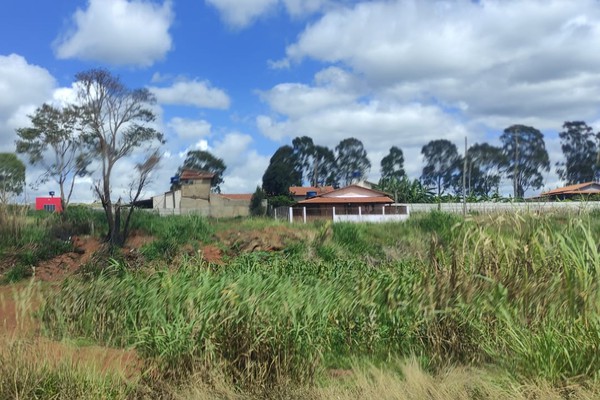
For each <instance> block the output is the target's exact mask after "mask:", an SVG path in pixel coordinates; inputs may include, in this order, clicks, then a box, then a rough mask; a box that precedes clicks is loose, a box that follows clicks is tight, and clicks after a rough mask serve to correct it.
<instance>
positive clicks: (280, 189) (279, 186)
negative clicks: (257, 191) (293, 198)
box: [262, 145, 302, 196]
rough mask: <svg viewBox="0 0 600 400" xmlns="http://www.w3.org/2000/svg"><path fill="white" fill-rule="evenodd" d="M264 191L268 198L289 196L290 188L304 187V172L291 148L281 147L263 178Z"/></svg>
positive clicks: (272, 158)
mask: <svg viewBox="0 0 600 400" xmlns="http://www.w3.org/2000/svg"><path fill="white" fill-rule="evenodd" d="M262 181H263V186H262V187H263V190H264V191H265V193H266V194H267V195H268V196H279V195H289V192H290V191H289V188H290V186H301V185H302V170H301V168H300V167H299V162H298V156H297V154H296V153H295V152H294V149H293V148H292V147H291V146H287V145H286V146H281V147H280V148H278V149H277V151H276V152H275V154H273V156H272V157H271V159H270V161H269V166H268V167H267V169H266V171H265V173H264V175H263V178H262Z"/></svg>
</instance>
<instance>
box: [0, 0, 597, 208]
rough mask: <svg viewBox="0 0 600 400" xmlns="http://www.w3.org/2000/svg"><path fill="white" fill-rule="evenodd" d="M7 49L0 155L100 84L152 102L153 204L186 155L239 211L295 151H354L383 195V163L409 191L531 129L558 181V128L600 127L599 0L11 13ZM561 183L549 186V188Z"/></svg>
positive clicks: (189, 0)
mask: <svg viewBox="0 0 600 400" xmlns="http://www.w3.org/2000/svg"><path fill="white" fill-rule="evenodd" d="M0 37H2V40H1V41H0V151H1V152H6V151H14V140H15V137H16V136H15V132H14V130H15V129H16V128H18V127H23V126H27V124H28V118H27V115H28V114H30V113H31V112H32V111H34V110H35V108H36V107H38V106H40V105H41V104H42V103H44V102H56V101H60V100H64V99H69V96H71V95H72V94H71V92H72V90H71V87H72V83H73V80H74V75H75V74H76V73H77V72H80V71H85V70H87V69H90V68H96V67H103V68H108V69H109V70H110V71H112V72H113V73H114V74H115V75H118V76H119V77H120V78H121V79H122V80H123V82H124V83H125V84H127V85H128V86H129V87H132V88H136V87H147V88H148V89H150V90H151V91H152V92H154V94H155V95H156V98H157V100H158V104H157V106H156V108H155V111H156V112H157V115H158V119H157V126H158V128H159V129H161V130H162V131H163V132H164V133H165V135H166V138H167V144H166V145H165V146H164V149H163V152H164V156H163V161H162V164H161V168H160V170H159V171H157V173H156V174H155V177H154V178H155V179H154V182H153V183H152V186H151V187H149V188H148V191H147V193H146V195H151V194H154V193H159V192H162V191H165V190H167V189H168V186H169V177H170V176H172V175H173V174H174V172H175V171H176V169H177V167H178V166H179V165H180V164H181V163H182V161H183V159H182V157H183V156H184V155H185V152H186V151H187V150H188V149H197V148H200V149H209V150H210V151H211V152H213V153H214V154H215V155H217V156H219V157H221V158H223V159H224V160H225V163H226V164H227V167H228V168H227V171H226V175H225V184H224V185H223V189H224V192H226V193H242V192H251V191H253V189H254V188H255V187H256V185H257V184H259V183H260V181H261V177H262V174H263V172H264V170H265V168H266V167H267V164H268V160H269V158H270V156H271V155H272V154H273V152H274V151H275V150H276V149H277V147H279V146H281V145H283V144H289V143H290V142H291V139H292V138H294V137H296V136H302V135H308V136H311V137H312V138H313V139H314V141H315V143H317V144H320V145H326V146H330V147H334V146H335V145H336V144H337V143H338V142H339V141H340V140H342V139H344V138H347V137H356V138H358V139H360V140H362V141H363V143H364V144H365V147H366V149H367V151H368V153H369V158H370V159H371V163H372V165H373V168H372V169H371V173H370V176H369V178H370V179H371V180H377V179H378V178H379V165H380V160H381V158H382V157H383V156H384V155H385V154H386V153H387V152H388V150H389V148H390V147H391V146H393V145H395V146H399V147H400V148H402V149H403V151H404V154H405V158H406V169H407V171H408V173H409V175H410V176H411V177H415V178H416V177H418V176H419V175H420V173H421V168H422V160H421V157H420V148H421V146H423V145H424V144H425V143H427V142H428V141H429V140H432V139H440V138H445V139H448V140H451V141H453V142H454V143H456V144H457V145H458V146H459V148H461V146H462V143H463V141H464V137H465V136H466V137H468V140H469V142H470V143H475V142H477V141H488V142H490V143H494V144H497V143H498V137H499V136H500V133H501V131H502V130H503V129H504V128H506V127H507V126H509V125H512V124H517V123H520V124H526V125H532V126H534V127H536V128H538V129H540V130H541V131H542V132H543V133H544V134H545V137H546V145H547V148H548V151H549V153H550V157H551V159H552V162H553V163H554V162H556V161H557V160H558V159H559V158H560V157H561V152H560V145H559V142H558V139H557V132H558V131H559V130H560V128H561V125H562V123H563V122H564V121H566V120H584V121H586V122H588V123H589V124H591V125H593V126H595V127H596V128H599V127H600V123H599V122H600V107H599V104H600V2H598V1H597V0H540V1H537V0H530V1H527V0H523V1H516V0H515V1H512V0H481V1H467V0H445V1H435V0H429V1H420V0H389V1H377V0H373V1H359V0H163V1H161V0H154V1H152V0H129V1H128V0H68V1H39V0H35V1H34V0H20V1H8V2H5V4H3V7H2V13H0ZM132 163H133V160H126V161H124V162H123V163H122V164H121V166H120V167H119V168H118V169H117V171H116V173H115V176H114V179H115V182H116V185H115V191H116V192H119V191H122V190H123V189H124V188H125V187H126V186H127V182H128V179H129V174H128V172H129V171H130V170H131V167H132ZM39 172H40V171H39V169H36V168H33V167H28V181H29V182H34V181H35V180H36V178H37V176H38V175H39ZM92 179H93V178H89V179H85V180H83V181H81V182H80V183H78V185H77V189H76V193H75V195H74V198H75V201H91V200H92V199H93V196H92V193H91V191H90V186H91V182H92ZM559 183H560V182H558V180H557V178H556V174H555V173H554V168H553V171H551V172H550V173H548V174H547V176H546V188H551V187H556V186H557V185H559ZM507 187H508V188H510V185H508V186H507ZM52 189H53V186H52V185H49V184H46V185H41V186H39V188H37V189H31V188H29V189H28V195H29V196H35V195H37V194H43V193H45V192H47V191H48V190H52ZM507 193H508V192H507ZM117 194H118V193H117Z"/></svg>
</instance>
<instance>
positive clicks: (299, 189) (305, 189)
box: [289, 186, 335, 201]
mask: <svg viewBox="0 0 600 400" xmlns="http://www.w3.org/2000/svg"><path fill="white" fill-rule="evenodd" d="M333 190H335V189H334V188H333V186H318V187H315V186H290V189H289V191H290V193H291V194H292V196H294V200H296V201H301V200H306V199H307V198H309V197H315V196H319V195H322V194H325V193H329V192H332V191H333Z"/></svg>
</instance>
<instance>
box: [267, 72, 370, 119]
mask: <svg viewBox="0 0 600 400" xmlns="http://www.w3.org/2000/svg"><path fill="white" fill-rule="evenodd" d="M315 82H316V83H317V86H309V85H305V84H300V83H282V84H279V85H277V86H275V87H274V88H272V89H271V90H269V91H266V92H261V93H260V95H261V98H262V99H263V100H265V101H266V102H268V103H269V105H271V108H272V109H273V110H274V111H276V112H278V113H280V114H285V115H288V116H291V117H297V116H301V115H305V114H310V113H313V112H318V111H319V110H322V109H323V108H326V107H332V106H342V105H351V104H352V103H353V102H354V101H355V100H356V99H357V97H358V96H359V92H358V90H357V88H358V86H359V83H358V82H357V79H355V78H354V77H353V76H352V75H351V74H349V73H347V72H346V71H344V70H342V69H340V68H336V67H331V68H327V69H326V70H323V71H321V72H319V73H317V75H316V76H315Z"/></svg>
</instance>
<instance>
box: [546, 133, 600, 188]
mask: <svg viewBox="0 0 600 400" xmlns="http://www.w3.org/2000/svg"><path fill="white" fill-rule="evenodd" d="M558 136H559V137H560V144H561V149H562V152H563V155H564V156H565V160H564V161H561V162H557V163H556V166H557V169H556V172H557V173H558V176H559V178H560V179H562V180H564V181H566V182H567V184H568V185H572V184H576V183H584V182H590V181H593V180H595V179H599V176H598V174H600V152H599V151H600V148H599V146H600V143H599V142H600V132H599V133H594V132H593V129H592V128H591V127H590V126H588V125H587V124H586V123H585V122H583V121H566V122H565V123H564V124H563V130H562V132H560V133H559V134H558Z"/></svg>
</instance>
